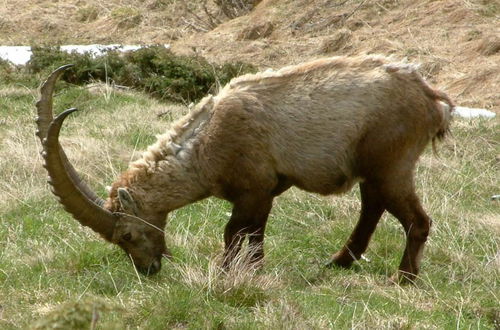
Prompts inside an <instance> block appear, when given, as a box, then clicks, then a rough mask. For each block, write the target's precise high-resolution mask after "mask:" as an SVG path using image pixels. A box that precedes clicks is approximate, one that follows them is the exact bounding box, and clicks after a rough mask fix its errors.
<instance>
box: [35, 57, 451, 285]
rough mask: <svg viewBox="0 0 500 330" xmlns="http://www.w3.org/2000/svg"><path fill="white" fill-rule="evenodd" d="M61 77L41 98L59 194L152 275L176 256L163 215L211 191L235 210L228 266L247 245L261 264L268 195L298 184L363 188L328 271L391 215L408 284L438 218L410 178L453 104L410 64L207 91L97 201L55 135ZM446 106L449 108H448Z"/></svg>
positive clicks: (347, 260) (282, 75) (274, 77)
mask: <svg viewBox="0 0 500 330" xmlns="http://www.w3.org/2000/svg"><path fill="white" fill-rule="evenodd" d="M66 67H67V66H64V67H61V68H59V69H57V70H56V71H54V72H53V73H52V75H51V76H50V77H49V78H48V79H47V81H46V82H45V83H44V84H43V86H42V87H41V99H40V100H39V101H38V103H37V109H38V116H39V119H38V120H37V124H38V133H37V134H38V136H39V137H40V139H41V141H42V145H43V158H44V161H45V167H46V169H47V171H48V173H49V177H50V181H49V182H50V184H51V185H52V191H53V192H54V194H55V195H56V196H58V197H59V200H60V202H61V204H62V205H63V206H64V208H65V209H66V210H67V211H68V212H69V213H71V214H72V215H73V217H74V218H75V219H77V220H78V221H79V222H80V223H81V224H82V225H85V226H89V227H90V228H92V229H93V230H94V231H96V232H98V233H99V234H100V235H101V236H102V237H104V238H105V239H106V240H108V241H110V242H112V243H115V244H118V245H119V246H120V247H121V248H122V249H123V250H125V252H126V253H127V254H128V255H129V256H130V258H131V259H132V261H133V263H134V264H135V266H136V268H137V269H138V270H139V271H141V272H142V273H145V274H153V273H156V272H158V271H159V270H160V267H161V258H162V256H169V255H170V254H169V252H168V250H167V248H166V246H165V237H164V233H163V231H162V229H163V228H164V226H165V221H166V216H167V214H168V213H169V212H170V211H172V210H174V209H177V208H180V207H182V206H184V205H187V204H189V203H193V202H196V201H199V200H201V199H203V198H206V197H209V196H216V197H219V198H223V199H226V200H228V201H230V202H231V203H232V204H233V211H232V215H231V218H230V220H229V222H228V224H227V226H226V228H225V232H224V241H225V252H224V266H226V267H227V266H228V265H230V263H231V262H232V261H233V259H234V257H235V256H236V254H237V253H238V252H239V249H240V247H241V245H242V241H243V240H244V238H245V237H247V236H248V240H249V244H250V246H251V247H252V248H251V249H250V251H251V252H250V253H251V260H252V261H255V262H257V261H260V260H261V259H262V257H263V254H264V253H263V241H264V229H265V226H266V221H267V218H268V215H269V212H270V210H271V207H272V203H273V198H274V197H275V196H277V195H279V194H281V193H282V192H284V191H285V190H287V189H288V188H290V187H291V186H297V187H299V188H301V189H304V190H306V191H309V192H315V193H319V194H322V195H327V194H339V193H343V192H346V191H348V190H349V189H350V188H351V187H352V186H353V185H354V184H355V183H357V182H360V187H361V202H362V205H361V215H360V218H359V221H358V224H357V225H356V227H355V229H354V231H353V233H352V234H351V236H350V238H349V239H348V241H347V243H346V244H345V246H344V247H342V248H341V249H340V251H339V252H337V253H336V254H334V255H333V257H332V260H331V262H330V265H338V266H342V267H348V266H350V265H351V264H352V263H353V261H354V260H356V259H358V258H360V256H361V254H362V253H363V252H364V251H365V250H366V248H367V245H368V241H369V240H370V237H371V235H372V233H373V231H374V230H375V227H376V226H377V223H378V221H379V219H380V217H381V215H382V213H383V212H384V211H385V210H387V211H389V212H390V213H392V214H393V215H394V216H395V217H396V218H397V219H398V220H399V221H400V222H401V224H402V225H403V228H404V230H405V232H406V248H405V252H404V255H403V258H402V261H401V265H400V266H399V272H398V273H397V278H398V279H399V280H413V279H414V278H415V276H416V275H417V273H418V271H419V265H420V259H421V255H422V250H423V247H424V243H425V241H426V239H427V235H428V233H429V229H430V226H431V219H430V218H429V216H427V214H426V213H425V212H424V210H423V208H422V206H421V204H420V202H419V199H418V197H417V195H416V194H415V188H414V183H413V175H414V173H413V172H414V169H415V163H416V162H417V159H418V158H419V156H420V154H421V153H422V151H423V150H424V148H425V147H426V145H427V144H428V143H429V142H430V141H433V142H434V140H435V139H436V138H441V137H443V136H444V135H445V133H446V132H447V130H448V126H449V122H450V113H451V111H452V109H453V104H452V102H451V101H450V99H449V98H448V97H447V96H446V95H445V94H444V93H442V92H440V91H437V90H434V89H432V88H431V87H430V86H429V85H428V84H427V83H426V82H424V80H423V79H422V78H421V76H420V75H419V74H418V73H417V72H416V71H415V67H414V66H412V65H410V64H404V63H392V62H391V61H389V60H388V59H386V58H384V57H381V56H362V57H354V58H348V57H333V58H327V59H320V60H316V61H312V62H309V63H304V64H300V65H295V66H289V67H285V68H283V69H281V70H279V71H272V72H265V73H258V74H252V75H244V76H241V77H238V78H235V79H233V80H232V81H231V82H230V83H229V84H227V85H226V86H225V87H224V88H223V89H222V90H221V91H220V92H219V93H218V95H216V96H207V97H205V98H204V99H203V100H202V101H201V102H200V103H198V104H197V105H196V106H195V108H194V109H193V110H192V111H191V112H190V114H188V115H187V116H185V117H184V118H183V119H181V120H179V121H178V122H176V123H175V124H174V125H173V127H172V129H171V130H170V131H169V132H167V133H166V134H164V135H162V136H160V137H159V138H158V140H157V142H156V143H155V144H153V145H152V146H150V147H149V148H148V149H147V151H146V152H144V154H143V155H142V158H141V159H139V160H137V161H135V162H133V163H131V164H130V166H129V169H128V170H127V171H126V172H124V173H123V174H122V175H121V176H120V177H119V178H118V179H117V180H116V181H115V182H114V183H113V185H112V188H111V190H110V195H109V197H108V199H107V200H102V199H101V198H99V197H97V196H96V195H95V194H94V193H93V192H92V190H91V189H89V188H88V186H87V185H85V183H84V182H83V181H82V180H81V179H80V178H79V176H78V175H77V173H76V171H75V170H74V168H73V167H72V165H71V164H70V163H69V161H68V159H67V158H66V155H65V153H64V150H63V149H62V148H61V146H60V144H59V142H58V137H59V130H60V128H61V125H62V123H63V121H64V119H65V118H66V117H67V116H68V115H69V114H70V113H71V112H73V111H75V109H70V110H67V111H65V112H63V113H61V114H60V115H59V116H58V117H56V118H55V119H54V118H53V116H52V94H53V90H54V84H55V81H56V80H57V79H58V77H59V76H60V75H61V73H62V72H63V71H64V69H65V68H66ZM440 101H443V102H440Z"/></svg>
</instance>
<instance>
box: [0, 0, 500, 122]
mask: <svg viewBox="0 0 500 330" xmlns="http://www.w3.org/2000/svg"><path fill="white" fill-rule="evenodd" d="M186 3H190V5H186ZM202 3H203V1H200V0H198V1H191V2H186V1H182V0H109V1H106V2H104V1H102V0H88V1H82V0H35V1H32V0H6V1H4V4H5V5H4V6H3V8H1V9H0V44H3V45H5V44H7V45H14V44H15V45H20V44H40V43H43V44H47V43H49V44H54V43H58V44H75V43H79V44H86V43H129V44H130V43H134V44H135V43H140V44H151V43H170V44H172V47H173V50H174V51H176V52H179V53H188V54H189V53H198V54H201V55H203V56H206V57H208V58H209V59H210V60H212V61H226V60H233V59H239V60H244V61H248V62H251V63H254V64H256V65H258V66H260V67H262V68H266V67H273V68H277V67H280V66H283V65H286V64H291V63H298V62H301V61H305V60H307V59H311V58H317V57H323V56H333V55H353V54H360V53H368V54H369V53H380V54H385V55H393V56H394V57H395V58H398V59H402V58H408V59H409V60H411V61H416V62H420V63H422V68H421V69H422V73H423V74H424V76H425V77H426V78H427V79H428V80H429V81H431V82H432V83H433V84H434V85H436V86H438V87H439V88H441V89H443V90H445V91H446V92H447V93H449V94H450V96H451V97H452V98H453V99H454V100H456V102H457V103H458V104H460V105H464V106H473V107H484V108H488V109H491V110H493V111H495V112H497V113H500V2H499V1H498V0H420V1H414V0H335V1H332V0H262V1H261V2H260V3H259V4H258V5H257V6H256V7H255V8H254V9H253V10H252V11H251V12H250V13H248V14H247V15H244V16H240V17H238V18H235V19H227V17H226V18H224V17H222V16H221V15H220V13H217V11H216V9H217V8H216V6H215V5H214V4H213V3H211V2H210V1H208V8H207V11H205V10H204V9H203V7H202V6H201V4H202ZM207 12H208V14H207ZM213 20H215V21H217V20H220V21H223V23H222V24H220V25H218V26H217V27H216V28H214V29H212V26H211V21H213Z"/></svg>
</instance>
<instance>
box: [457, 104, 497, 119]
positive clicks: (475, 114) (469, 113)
mask: <svg viewBox="0 0 500 330" xmlns="http://www.w3.org/2000/svg"><path fill="white" fill-rule="evenodd" d="M453 114H454V115H455V116H458V117H462V118H494V117H495V116H496V113H494V112H492V111H489V110H486V109H477V108H468V107H455V110H454V111H453Z"/></svg>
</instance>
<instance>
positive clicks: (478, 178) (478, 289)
mask: <svg viewBox="0 0 500 330" xmlns="http://www.w3.org/2000/svg"><path fill="white" fill-rule="evenodd" d="M0 93H2V94H1V95H2V96H3V97H2V98H0V109H1V111H2V115H3V117H2V119H4V120H5V122H3V124H1V125H2V126H0V128H1V130H0V137H1V138H2V142H3V143H2V144H1V145H0V173H1V175H0V210H1V211H0V219H1V221H0V328H2V329H17V328H23V329H24V328H36V329H47V328H52V329H89V328H98V329H127V328H128V329H135V328H140V329H166V328H189V329H200V328H220V329H226V328H227V329H290V328H296V329H306V328H307V329H324V328H354V327H356V328H398V329H421V328H438V329H442V328H445V329H448V328H474V329H476V328H484V329H492V328H498V327H499V326H500V307H499V304H498V301H499V299H500V295H499V293H498V292H500V289H499V288H500V285H499V284H500V283H499V282H500V272H499V268H500V260H499V258H500V257H499V251H500V228H499V222H500V217H499V214H500V204H499V203H498V202H493V201H491V200H490V196H491V195H493V194H498V193H499V192H498V173H499V171H498V170H499V163H498V159H497V158H496V157H498V155H499V154H500V152H499V143H500V129H499V127H498V119H495V120H490V121H481V120H474V121H463V120H456V121H455V123H454V125H453V129H452V131H453V137H450V138H449V139H448V140H447V141H446V142H445V143H444V144H441V145H440V146H439V148H438V149H439V154H440V156H439V157H436V156H434V155H433V154H432V152H431V150H428V151H427V152H426V153H425V154H424V155H423V157H422V159H421V161H420V162H419V167H418V170H417V178H416V183H417V189H418V193H419V195H420V196H421V198H422V201H423V203H424V206H425V209H426V210H427V211H428V213H429V214H430V215H431V216H432V217H433V219H434V225H433V228H432V232H431V236H430V238H429V241H428V244H427V246H426V251H425V254H424V259H423V263H422V271H421V277H420V278H419V279H418V281H417V283H416V285H414V286H405V287H400V286H397V285H392V284H390V283H389V282H388V281H387V278H388V277H389V276H390V275H392V274H393V273H394V272H395V270H396V269H397V266H398V264H399V259H400V257H401V254H402V251H403V246H404V234H403V231H402V228H401V226H400V225H399V223H398V222H397V220H396V219H394V218H393V217H392V216H389V215H384V217H383V219H382V221H381V223H380V224H379V227H378V229H377V231H376V233H375V235H374V237H373V240H372V242H371V244H370V246H369V250H368V251H367V253H366V257H367V258H368V259H369V260H370V261H360V262H359V263H357V264H356V265H354V267H353V268H352V269H347V270H343V269H325V268H324V264H325V263H326V262H327V260H328V258H329V256H330V255H331V254H332V253H333V252H335V251H336V250H337V249H339V248H340V247H341V245H342V244H343V243H344V241H345V240H346V239H347V237H348V235H349V234H350V231H351V230H352V228H353V226H354V224H355V220H356V218H357V216H358V212H359V206H360V205H359V198H358V193H359V191H358V189H354V190H353V191H352V192H350V193H348V194H346V195H343V196H338V197H319V196H316V195H312V194H307V193H304V192H302V191H299V190H296V189H292V190H290V191H288V192H286V193H285V194H284V195H283V196H280V197H279V198H277V199H276V201H275V206H274V208H273V211H272V214H271V216H270V219H269V227H268V230H267V232H266V234H267V237H266V243H265V247H266V261H265V266H264V268H263V269H261V270H258V271H255V270H247V271H235V272H234V273H232V274H230V275H229V276H225V275H222V274H221V273H220V270H219V268H218V266H217V265H218V264H219V262H220V259H221V253H222V248H223V244H222V234H223V228H224V225H225V223H226V221H227V218H228V213H229V212H230V210H231V206H230V205H229V204H228V203H227V202H224V201H220V200H217V199H208V200H205V201H202V202H200V203H197V204H193V205H190V206H187V207H185V208H183V209H180V210H177V211H175V212H173V213H172V214H170V215H169V224H168V225H167V228H166V231H167V237H166V239H167V243H168V245H169V247H170V248H171V250H172V251H173V253H174V257H175V258H174V260H173V261H170V262H164V265H163V268H162V271H161V272H160V273H159V274H157V275H155V276H152V277H143V276H139V275H137V274H136V272H135V271H134V269H133V267H132V266H131V263H130V262H129V261H128V259H127V257H126V256H125V255H124V254H123V253H122V252H121V250H119V249H118V248H117V247H114V246H112V245H110V244H107V243H106V242H104V241H102V240H101V239H100V238H99V237H98V236H97V235H96V234H94V233H93V232H92V231H91V230H89V229H88V228H83V227H81V226H80V225H79V224H78V223H77V222H76V221H74V220H73V219H72V218H71V217H70V216H69V215H68V214H67V213H66V212H64V211H63V210H62V208H61V207H60V206H59V205H58V203H57V201H56V200H55V198H53V196H52V195H51V194H50V192H49V190H48V187H47V184H46V182H45V181H46V179H45V178H46V174H45V172H44V169H43V168H42V166H41V160H40V157H39V156H38V151H39V146H38V141H37V139H36V137H35V136H34V132H35V127H34V122H33V118H34V109H33V100H34V96H35V95H36V93H35V91H33V90H31V89H29V88H24V87H21V86H20V85H19V84H18V83H11V84H4V85H2V86H1V87H0ZM70 106H77V107H79V108H80V109H81V111H80V112H79V113H77V114H75V115H73V116H71V118H69V119H68V121H67V125H66V126H65V128H64V129H63V132H62V138H61V139H62V143H63V145H64V146H65V148H66V150H67V151H68V155H69V157H70V158H71V159H72V161H73V162H74V163H75V166H76V167H77V168H78V169H79V170H81V172H82V174H83V176H84V178H85V179H86V180H87V181H88V182H89V183H90V184H91V185H92V186H93V187H94V188H95V189H96V190H97V191H99V192H101V193H103V191H104V186H105V185H108V184H110V183H111V182H112V180H113V178H114V177H115V176H116V175H117V174H118V173H119V172H120V171H122V170H123V169H125V167H126V164H127V163H128V161H129V160H130V159H131V158H133V157H137V155H138V154H139V150H141V149H144V148H145V147H146V146H147V145H148V144H149V143H151V142H152V141H153V137H154V136H155V135H156V134H159V133H161V132H163V131H164V130H165V129H166V128H167V127H168V121H169V120H174V119H176V118H178V117H179V116H180V115H182V113H184V112H185V111H186V109H184V108H182V107H178V106H171V105H165V104H162V103H158V101H156V100H153V99H151V98H148V97H146V96H144V95H141V94H138V93H132V92H119V91H115V90H113V89H110V88H109V87H106V86H105V85H98V86H97V87H94V88H84V87H75V86H71V85H68V84H61V88H60V90H59V96H58V97H57V99H56V106H55V110H56V112H59V111H61V110H62V109H64V108H67V107H70ZM163 112H167V114H168V115H167V116H163V117H161V118H158V116H157V114H159V113H163ZM131 155H135V156H131ZM97 316H98V317H97Z"/></svg>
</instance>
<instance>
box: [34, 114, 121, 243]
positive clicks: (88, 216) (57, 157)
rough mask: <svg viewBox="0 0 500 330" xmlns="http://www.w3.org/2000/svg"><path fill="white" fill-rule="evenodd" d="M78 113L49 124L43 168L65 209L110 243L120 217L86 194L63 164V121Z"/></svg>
mask: <svg viewBox="0 0 500 330" xmlns="http://www.w3.org/2000/svg"><path fill="white" fill-rule="evenodd" d="M75 111H76V109H75V108H72V109H68V110H66V111H64V112H62V113H61V114H60V115H58V116H57V117H56V118H55V119H54V120H53V121H52V122H51V123H50V125H49V127H48V129H47V137H46V138H45V139H44V142H43V149H44V151H43V152H42V156H43V159H44V160H45V164H44V167H45V168H46V169H47V172H48V173H49V177H50V180H49V183H50V185H51V186H52V192H53V193H54V195H56V196H57V197H58V198H59V201H60V202H61V204H62V205H63V206H64V209H65V210H66V211H68V212H69V213H71V214H72V215H73V217H74V218H75V219H76V220H78V221H79V222H80V223H81V224H82V225H84V226H88V227H90V228H92V229H93V230H94V231H96V232H98V233H99V234H101V235H102V236H103V237H104V238H105V239H107V240H111V238H112V235H113V231H114V227H115V224H116V220H117V216H115V215H114V214H113V213H111V212H109V211H108V210H106V209H104V208H103V207H102V206H101V205H98V204H96V203H95V202H94V201H92V200H91V199H89V198H88V197H87V196H86V195H85V193H83V191H82V190H81V183H82V182H81V180H80V181H78V182H74V181H73V179H72V178H71V176H70V175H69V173H68V171H67V169H66V167H65V164H64V161H63V157H62V155H64V151H63V150H62V148H61V145H60V144H59V132H60V130H61V126H62V124H63V122H64V119H65V118H66V117H67V116H68V115H69V114H71V113H73V112H75Z"/></svg>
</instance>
